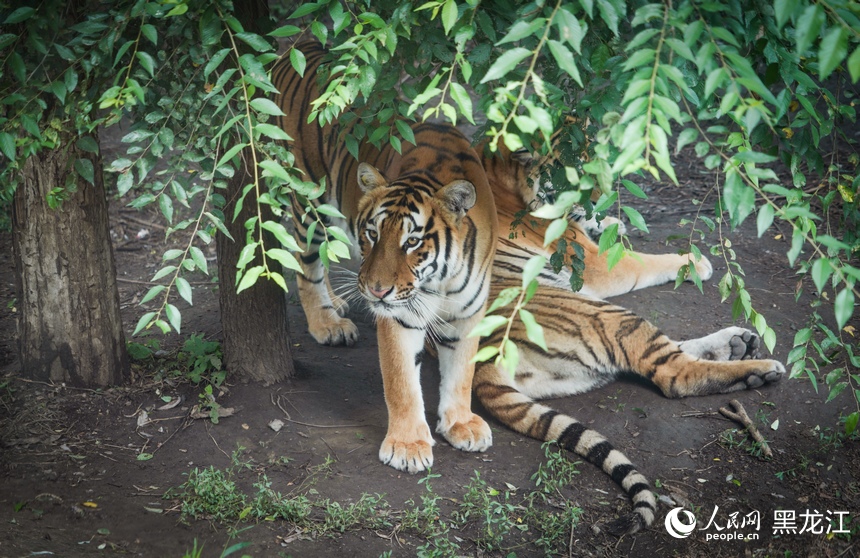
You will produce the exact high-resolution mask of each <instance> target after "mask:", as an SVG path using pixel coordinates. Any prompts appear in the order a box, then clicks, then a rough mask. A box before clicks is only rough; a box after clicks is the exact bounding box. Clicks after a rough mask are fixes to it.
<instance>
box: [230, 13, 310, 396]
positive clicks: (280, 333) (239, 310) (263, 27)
mask: <svg viewBox="0 0 860 558" xmlns="http://www.w3.org/2000/svg"><path fill="white" fill-rule="evenodd" d="M235 10H236V14H235V15H236V17H237V18H238V19H239V21H240V22H241V23H242V26H243V27H244V28H245V29H246V30H248V31H254V32H257V33H260V34H265V33H266V32H268V31H269V30H270V27H271V24H272V23H271V20H270V19H269V8H268V5H267V4H266V2H265V1H263V0H244V1H241V2H236V3H235ZM250 160H252V159H251V157H242V161H243V167H242V168H240V169H239V170H238V171H237V172H236V174H235V175H234V176H233V178H232V179H231V180H230V182H229V185H228V186H227V192H226V193H225V197H226V198H227V200H228V202H227V207H225V208H224V215H225V216H226V219H225V221H226V222H225V225H226V227H227V230H229V231H230V235H231V236H232V237H233V238H234V239H235V241H231V240H230V239H229V238H226V237H225V236H223V235H218V238H217V242H218V282H219V284H220V285H221V288H220V289H218V292H219V298H220V301H221V326H222V328H223V330H224V344H223V348H224V360H225V364H226V365H227V368H228V369H229V370H230V371H231V372H233V373H236V374H239V375H241V376H244V377H246V378H251V379H253V380H257V381H260V382H263V383H264V384H266V385H268V384H271V383H274V382H279V381H281V380H284V379H285V378H290V377H292V376H293V375H294V373H295V368H294V367H293V354H292V345H291V344H290V327H289V322H288V321H287V319H288V318H287V297H286V295H285V294H284V291H282V290H281V288H280V287H278V285H276V284H275V282H274V281H270V280H268V279H260V280H258V281H257V284H256V285H254V286H253V287H251V288H250V289H246V290H244V291H242V293H241V294H236V262H238V261H239V253H240V252H241V251H242V248H243V247H244V246H245V237H246V233H245V225H244V223H245V221H246V220H247V219H248V218H250V217H252V216H256V204H255V203H254V199H253V193H249V194H248V196H247V198H246V199H245V203H244V205H243V208H242V211H241V213H239V215H237V216H236V219H235V220H232V217H233V210H234V207H235V206H236V201H237V200H238V199H239V198H240V197H241V195H242V188H243V187H244V186H245V184H248V183H249V182H251V181H252V177H251V176H250V175H249V174H248V170H247V169H246V168H244V161H250ZM268 209H269V206H267V205H263V219H264V220H270V219H274V217H273V215H272V213H271V212H270V211H269V210H268ZM276 242H277V241H276V240H275V239H274V238H272V237H271V236H269V237H268V238H267V240H266V243H267V245H268V246H275V245H276ZM258 260H259V258H258ZM259 263H261V262H260V261H255V262H252V263H249V264H248V267H247V269H250V268H251V267H253V266H255V265H258V264H259ZM273 263H275V262H273V261H270V262H269V265H271V264H273Z"/></svg>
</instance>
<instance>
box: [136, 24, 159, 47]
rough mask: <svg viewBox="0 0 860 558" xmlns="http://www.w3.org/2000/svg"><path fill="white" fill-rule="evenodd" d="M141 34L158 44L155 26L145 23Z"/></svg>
mask: <svg viewBox="0 0 860 558" xmlns="http://www.w3.org/2000/svg"><path fill="white" fill-rule="evenodd" d="M140 33H141V34H142V35H143V36H144V37H146V38H147V39H149V42H150V43H152V44H154V45H157V44H158V31H157V30H156V29H155V26H154V25H152V24H151V23H144V24H143V25H141V26H140Z"/></svg>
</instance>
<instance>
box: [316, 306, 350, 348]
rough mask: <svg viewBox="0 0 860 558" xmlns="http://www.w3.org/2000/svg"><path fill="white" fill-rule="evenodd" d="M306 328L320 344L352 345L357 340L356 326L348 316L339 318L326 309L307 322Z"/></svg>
mask: <svg viewBox="0 0 860 558" xmlns="http://www.w3.org/2000/svg"><path fill="white" fill-rule="evenodd" d="M308 330H309V331H310V332H311V335H312V336H313V338H314V339H316V342H317V343H319V344H320V345H346V346H352V345H354V344H355V342H356V341H357V340H358V328H357V327H356V326H355V324H354V323H352V320H350V319H348V318H341V317H340V316H338V315H337V314H336V313H335V312H332V311H328V312H326V313H325V315H324V316H317V318H316V319H315V320H314V321H313V322H312V323H311V322H309V323H308Z"/></svg>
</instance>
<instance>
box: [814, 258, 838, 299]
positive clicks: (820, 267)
mask: <svg viewBox="0 0 860 558" xmlns="http://www.w3.org/2000/svg"><path fill="white" fill-rule="evenodd" d="M831 273H833V267H832V266H831V265H830V260H828V259H827V258H818V259H817V260H815V262H814V263H813V264H812V270H811V274H812V282H813V283H815V288H816V289H818V292H819V293H820V292H822V291H823V290H824V286H825V284H826V283H827V279H828V278H829V277H830V274H831Z"/></svg>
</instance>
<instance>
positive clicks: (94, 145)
mask: <svg viewBox="0 0 860 558" xmlns="http://www.w3.org/2000/svg"><path fill="white" fill-rule="evenodd" d="M75 146H76V147H77V148H78V149H80V150H82V151H87V152H89V153H98V152H99V144H98V142H96V140H95V139H93V137H92V136H81V137H80V138H78V141H76V142H75Z"/></svg>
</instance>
